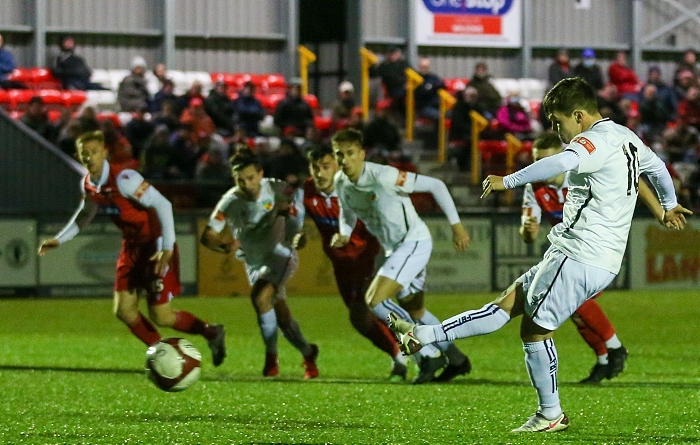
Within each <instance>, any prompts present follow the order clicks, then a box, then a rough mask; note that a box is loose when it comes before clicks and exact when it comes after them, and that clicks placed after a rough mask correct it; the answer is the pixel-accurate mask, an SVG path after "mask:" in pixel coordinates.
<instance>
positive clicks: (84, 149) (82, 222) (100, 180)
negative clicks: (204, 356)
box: [39, 131, 226, 366]
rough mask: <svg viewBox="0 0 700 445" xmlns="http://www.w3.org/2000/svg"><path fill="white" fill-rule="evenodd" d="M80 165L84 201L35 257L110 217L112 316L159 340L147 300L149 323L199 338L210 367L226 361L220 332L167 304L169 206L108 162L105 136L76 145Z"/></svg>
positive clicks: (172, 287)
mask: <svg viewBox="0 0 700 445" xmlns="http://www.w3.org/2000/svg"><path fill="white" fill-rule="evenodd" d="M76 147H77V154H78V159H79V160H80V162H81V163H82V164H83V165H84V166H85V167H86V168H87V170H88V175H87V176H85V178H84V179H83V181H82V183H81V184H80V187H81V189H82V192H83V200H82V202H81V203H80V207H79V208H78V210H77V211H76V212H75V214H74V215H73V217H72V218H71V220H70V221H69V222H68V224H67V225H66V226H65V227H64V228H63V230H61V231H60V232H59V233H58V235H56V237H55V238H51V239H48V240H45V241H44V242H43V243H42V244H41V246H40V247H39V255H44V254H46V253H47V252H48V251H49V250H52V249H56V248H58V247H59V246H61V244H63V243H65V242H67V241H70V240H71V239H73V238H74V237H75V236H76V235H77V234H78V232H79V231H80V229H82V228H83V227H85V226H86V225H87V224H88V223H89V222H90V221H91V220H92V219H93V217H94V216H95V215H96V214H97V213H98V212H101V213H104V214H107V215H109V216H110V217H111V219H112V221H114V223H115V224H116V225H117V227H119V229H121V231H122V236H123V238H122V248H121V251H120V253H119V258H118V259H117V276H116V281H115V283H114V312H115V315H116V316H117V318H119V319H120V320H121V321H123V322H124V323H125V324H126V325H127V326H128V327H129V329H130V330H131V332H132V333H133V334H134V335H135V336H136V337H138V338H139V340H141V341H142V342H144V343H145V344H146V345H151V344H153V343H155V342H157V341H158V340H160V338H161V336H160V334H159V333H158V330H157V329H156V327H155V326H154V325H153V324H152V323H151V321H149V320H148V319H147V318H146V317H144V316H143V315H142V314H141V312H139V309H138V299H139V292H141V291H143V292H145V293H146V295H147V298H148V312H149V318H150V319H151V320H152V321H153V322H154V323H155V324H156V325H158V326H164V327H169V328H173V329H175V330H178V331H181V332H187V333H191V334H199V335H202V336H203V337H204V338H206V339H207V343H208V345H209V348H210V349H211V352H212V355H213V361H214V365H215V366H219V365H220V364H221V363H222V362H223V360H224V357H225V356H226V349H225V341H224V338H225V329H224V327H223V326H221V325H209V324H207V323H206V322H205V321H202V320H200V319H199V318H197V317H195V316H194V315H192V314H191V313H189V312H186V311H176V310H173V309H172V307H171V306H170V300H171V299H172V298H173V297H174V296H176V295H178V294H179V293H180V277H179V270H178V266H179V257H178V252H177V245H176V244H175V226H174V222H173V212H172V205H171V204H170V201H168V200H167V199H166V198H165V197H164V196H163V195H161V194H160V192H158V190H156V189H155V188H154V187H152V186H151V185H150V184H149V183H148V182H146V181H145V180H144V179H143V177H142V176H141V175H140V174H139V173H138V172H136V171H134V170H131V169H127V168H124V167H123V166H119V165H115V164H110V163H108V162H107V159H106V158H107V150H106V149H105V145H104V135H103V134H102V132H101V131H93V132H89V133H85V134H83V135H81V136H80V137H79V138H78V139H77V141H76Z"/></svg>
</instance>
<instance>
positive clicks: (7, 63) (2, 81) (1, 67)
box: [0, 34, 27, 89]
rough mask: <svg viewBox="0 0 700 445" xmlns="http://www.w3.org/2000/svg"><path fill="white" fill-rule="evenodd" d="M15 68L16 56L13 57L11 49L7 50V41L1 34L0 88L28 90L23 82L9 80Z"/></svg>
mask: <svg viewBox="0 0 700 445" xmlns="http://www.w3.org/2000/svg"><path fill="white" fill-rule="evenodd" d="M15 68H16V65H15V56H13V55H12V53H11V52H10V50H9V49H7V48H5V39H4V38H3V37H2V34H0V88H4V89H11V88H19V89H25V88H27V87H26V86H25V85H24V84H23V83H21V82H17V81H14V80H9V79H8V77H9V75H10V74H11V73H12V71H14V69H15Z"/></svg>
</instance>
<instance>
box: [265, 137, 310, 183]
mask: <svg viewBox="0 0 700 445" xmlns="http://www.w3.org/2000/svg"><path fill="white" fill-rule="evenodd" d="M263 171H264V172H265V176H266V177H268V178H277V179H279V180H282V181H284V182H286V183H287V184H289V185H290V186H291V187H294V188H297V187H299V186H300V185H301V184H302V183H303V182H304V181H305V180H306V178H308V177H309V165H308V161H307V160H306V158H305V157H304V155H303V154H302V153H301V151H300V150H299V147H297V144H296V143H295V142H294V140H293V139H289V138H283V139H282V140H281V141H280V148H279V149H278V150H277V151H275V152H274V153H273V154H272V156H271V157H270V159H268V160H267V161H266V162H265V163H264V164H263Z"/></svg>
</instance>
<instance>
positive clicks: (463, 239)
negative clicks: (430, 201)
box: [413, 175, 470, 252]
mask: <svg viewBox="0 0 700 445" xmlns="http://www.w3.org/2000/svg"><path fill="white" fill-rule="evenodd" d="M413 191H414V192H429V193H431V194H432V195H433V198H435V201H436V202H437V203H438V205H439V206H440V208H441V209H442V211H443V213H444V214H445V216H447V219H448V221H449V222H450V226H451V227H452V244H453V246H454V248H455V250H456V251H457V252H463V251H464V250H466V249H467V247H469V242H470V238H469V233H468V232H467V229H465V228H464V226H463V225H462V222H461V221H460V219H459V213H457V207H456V206H455V202H454V200H453V199H452V195H450V191H449V190H448V189H447V186H446V185H445V183H444V182H442V181H441V180H439V179H437V178H432V177H430V176H425V175H416V180H415V183H414V184H413Z"/></svg>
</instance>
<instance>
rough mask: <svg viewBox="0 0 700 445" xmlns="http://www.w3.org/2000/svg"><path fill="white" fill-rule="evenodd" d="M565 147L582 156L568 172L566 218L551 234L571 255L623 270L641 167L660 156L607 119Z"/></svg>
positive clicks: (591, 263)
mask: <svg viewBox="0 0 700 445" xmlns="http://www.w3.org/2000/svg"><path fill="white" fill-rule="evenodd" d="M564 150H570V151H573V152H574V153H576V154H577V155H578V157H579V166H578V171H571V172H570V173H569V191H568V193H567V196H566V202H565V204H564V214H563V221H562V222H561V223H559V224H557V225H556V226H554V227H553V228H552V230H551V232H550V233H549V235H548V238H549V240H550V241H551V243H552V244H553V245H554V246H556V247H557V248H558V249H560V250H561V251H563V252H564V253H565V254H566V255H567V256H569V257H571V258H572V259H574V260H576V261H579V262H581V263H584V264H588V265H591V266H596V267H600V268H602V269H605V270H608V271H610V272H612V273H614V274H617V273H618V272H619V271H620V265H621V263H622V256H623V255H624V253H625V247H626V245H627V237H628V235H629V230H630V225H631V222H632V214H633V212H634V207H635V204H636V203H637V194H638V182H639V174H640V172H644V171H647V170H651V169H652V167H653V166H655V165H656V163H657V162H658V158H657V157H656V155H655V154H654V153H653V152H652V151H651V149H650V148H649V147H647V146H646V145H644V143H643V142H642V141H641V139H639V138H638V137H637V135H636V134H634V132H632V131H631V130H629V129H628V128H627V127H623V126H622V125H618V124H616V123H614V122H612V121H611V120H609V119H603V120H600V121H598V122H596V123H595V124H593V126H592V127H591V128H589V129H588V130H587V131H584V132H583V133H581V134H579V135H578V136H576V137H574V138H573V139H572V141H571V143H570V144H569V145H567V146H566V147H565V148H564Z"/></svg>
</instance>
